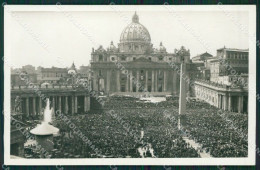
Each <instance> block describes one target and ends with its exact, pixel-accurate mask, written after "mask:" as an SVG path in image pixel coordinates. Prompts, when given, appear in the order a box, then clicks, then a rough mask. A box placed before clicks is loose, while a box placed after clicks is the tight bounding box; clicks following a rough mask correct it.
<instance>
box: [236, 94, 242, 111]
mask: <svg viewBox="0 0 260 170" xmlns="http://www.w3.org/2000/svg"><path fill="white" fill-rule="evenodd" d="M237 110H238V113H242V112H243V96H239V97H238V109H237Z"/></svg>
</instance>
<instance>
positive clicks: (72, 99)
mask: <svg viewBox="0 0 260 170" xmlns="http://www.w3.org/2000/svg"><path fill="white" fill-rule="evenodd" d="M74 113H75V107H74V96H71V114H72V115H74Z"/></svg>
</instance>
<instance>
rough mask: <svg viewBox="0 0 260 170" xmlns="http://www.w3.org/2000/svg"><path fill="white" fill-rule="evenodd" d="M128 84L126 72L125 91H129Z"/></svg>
mask: <svg viewBox="0 0 260 170" xmlns="http://www.w3.org/2000/svg"><path fill="white" fill-rule="evenodd" d="M128 84H129V76H128V74H126V86H125V91H126V92H128V91H129V88H128Z"/></svg>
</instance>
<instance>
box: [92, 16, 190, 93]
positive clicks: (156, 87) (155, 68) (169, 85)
mask: <svg viewBox="0 0 260 170" xmlns="http://www.w3.org/2000/svg"><path fill="white" fill-rule="evenodd" d="M181 50H182V51H183V54H184V56H182V57H180V56H179V55H177V53H176V51H175V52H174V53H168V52H167V50H166V48H165V47H164V46H163V44H162V43H160V45H159V48H153V44H152V43H151V36H150V33H149V32H148V30H147V29H146V28H145V27H144V26H143V25H142V24H141V23H140V22H139V17H138V15H137V14H136V13H135V14H134V15H133V17H132V23H130V24H129V25H128V26H126V27H125V29H124V30H123V31H122V33H121V36H120V41H119V43H118V47H116V46H115V45H114V43H113V42H111V44H110V46H109V47H108V48H106V49H105V48H103V47H102V46H100V47H99V48H98V49H92V53H91V62H90V63H91V71H92V87H93V90H95V91H103V92H105V93H109V94H111V93H128V94H130V93H136V92H144V91H146V92H152V93H159V94H160V93H161V94H175V95H178V93H179V89H180V87H179V86H180V85H179V84H180V74H179V73H180V72H179V71H180V67H179V66H180V63H181V61H182V62H184V63H187V64H188V63H190V53H189V50H185V48H184V47H182V48H181ZM187 68H188V67H187ZM187 75H188V74H187Z"/></svg>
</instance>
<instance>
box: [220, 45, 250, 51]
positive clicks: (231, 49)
mask: <svg viewBox="0 0 260 170" xmlns="http://www.w3.org/2000/svg"><path fill="white" fill-rule="evenodd" d="M221 50H226V51H238V52H248V51H249V49H238V48H226V47H225V46H224V47H223V48H219V49H217V51H221Z"/></svg>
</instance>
